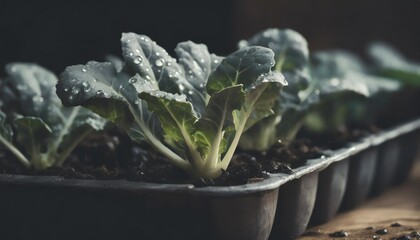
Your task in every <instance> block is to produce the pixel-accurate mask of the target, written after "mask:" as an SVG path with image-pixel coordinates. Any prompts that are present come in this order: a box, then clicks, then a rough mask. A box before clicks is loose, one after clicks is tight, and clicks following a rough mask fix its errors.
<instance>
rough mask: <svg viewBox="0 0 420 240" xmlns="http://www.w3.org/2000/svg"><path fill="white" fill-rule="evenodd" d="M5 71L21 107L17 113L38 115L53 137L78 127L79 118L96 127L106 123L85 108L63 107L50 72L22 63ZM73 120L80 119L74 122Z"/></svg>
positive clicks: (13, 65) (98, 127) (8, 67)
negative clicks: (51, 131)
mask: <svg viewBox="0 0 420 240" xmlns="http://www.w3.org/2000/svg"><path fill="white" fill-rule="evenodd" d="M6 71H7V73H8V75H9V77H8V84H9V86H11V88H13V91H14V95H15V96H16V99H15V101H17V102H18V105H19V106H20V112H18V114H21V115H23V116H33V117H39V118H40V119H42V120H43V121H44V122H45V123H47V124H48V126H50V128H51V129H52V130H53V135H54V136H60V135H65V134H66V133H63V131H68V129H69V128H75V127H77V126H78V125H80V122H82V121H84V122H86V124H88V125H89V126H91V127H92V128H93V129H96V130H99V129H102V127H103V125H104V124H105V122H104V120H103V119H101V118H100V117H99V116H98V115H96V114H94V113H92V112H90V111H88V110H86V109H79V108H66V107H64V106H63V105H62V103H61V101H60V99H59V98H58V97H57V95H56V94H55V85H56V83H57V81H58V80H57V77H56V76H55V75H54V74H53V73H52V72H50V71H48V70H46V69H44V68H42V67H40V66H38V65H35V64H24V63H14V64H9V65H7V67H6ZM75 91H76V90H75ZM75 113H77V114H75ZM74 119H77V120H79V121H80V122H73V121H72V120H74ZM91 123H92V124H91ZM66 126H68V127H66Z"/></svg>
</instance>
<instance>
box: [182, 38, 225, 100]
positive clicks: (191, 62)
mask: <svg viewBox="0 0 420 240" xmlns="http://www.w3.org/2000/svg"><path fill="white" fill-rule="evenodd" d="M175 53H176V54H177V55H178V57H179V60H178V63H179V64H180V65H181V67H182V68H183V69H184V72H185V75H186V79H187V80H188V81H189V82H190V83H191V85H193V86H194V88H196V89H198V90H199V91H200V92H201V94H203V95H205V94H206V84H207V79H208V77H209V75H210V73H211V71H213V70H214V69H215V68H216V67H217V66H219V64H220V62H221V61H222V59H223V58H222V57H218V56H216V55H214V54H210V53H209V51H208V49H207V46H206V45H204V44H195V43H193V42H191V41H187V42H182V43H179V44H178V45H177V47H176V48H175Z"/></svg>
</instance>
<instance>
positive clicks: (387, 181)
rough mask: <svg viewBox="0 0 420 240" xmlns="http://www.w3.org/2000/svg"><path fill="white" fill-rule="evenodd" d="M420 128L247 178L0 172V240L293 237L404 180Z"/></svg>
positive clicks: (413, 125)
mask: <svg viewBox="0 0 420 240" xmlns="http://www.w3.org/2000/svg"><path fill="white" fill-rule="evenodd" d="M419 129H420V119H418V120H415V121H411V122H408V123H405V124H401V125H399V126H397V127H394V128H392V129H389V130H387V131H383V132H380V133H378V134H374V135H371V136H369V137H366V138H363V139H361V140H360V141H358V142H354V143H349V145H348V147H346V148H343V149H339V150H335V151H326V152H325V157H321V158H319V159H312V160H309V161H308V164H307V165H305V166H303V167H300V168H297V169H295V170H294V173H293V174H290V175H287V174H271V175H270V177H269V178H268V179H266V180H264V181H262V182H257V183H250V184H246V185H241V186H231V187H204V188H195V187H194V186H193V185H188V184H184V185H180V184H178V185H177V184H153V183H139V182H130V181H126V180H71V179H63V178H61V177H55V176H51V177H50V176H21V175H8V174H0V239H7V240H8V239H44V240H49V239H113V240H118V239H230V240H232V239H240V240H246V239H250V240H258V239H262V240H265V239H268V238H270V239H287V238H294V237H296V236H298V235H299V234H301V233H302V232H303V231H304V230H305V229H306V227H307V225H308V223H309V222H311V224H320V223H323V222H326V221H328V220H329V219H330V218H331V217H333V216H334V215H335V214H336V213H337V211H338V210H339V208H340V206H341V209H351V208H353V207H355V206H356V205H357V204H358V203H360V202H361V201H363V200H364V199H366V198H367V197H368V196H369V195H377V194H379V193H381V192H382V191H384V190H385V189H386V188H387V187H389V186H391V185H392V184H394V183H401V182H402V181H403V180H404V178H405V176H407V174H408V171H409V170H410V168H411V165H412V164H413V162H414V159H415V156H416V153H417V146H418V143H419V141H418V140H419V135H420V134H419ZM327 156H328V157H327ZM311 216H312V217H311Z"/></svg>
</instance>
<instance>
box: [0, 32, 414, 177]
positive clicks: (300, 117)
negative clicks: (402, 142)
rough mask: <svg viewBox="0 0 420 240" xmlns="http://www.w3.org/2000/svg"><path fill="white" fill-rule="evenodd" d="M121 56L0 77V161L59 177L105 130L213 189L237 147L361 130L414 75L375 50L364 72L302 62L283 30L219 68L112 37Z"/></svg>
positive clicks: (331, 61)
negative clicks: (8, 156) (211, 182)
mask: <svg viewBox="0 0 420 240" xmlns="http://www.w3.org/2000/svg"><path fill="white" fill-rule="evenodd" d="M121 45H122V56H123V59H119V58H116V57H112V58H109V62H95V61H90V62H88V63H87V64H85V65H75V66H69V67H67V68H66V69H65V70H64V72H62V73H61V74H60V76H59V78H58V79H57V78H56V76H55V75H54V74H52V73H51V72H49V71H47V70H45V69H43V68H41V67H39V66H37V65H34V64H24V63H13V64H9V65H8V66H6V72H7V76H6V78H4V79H3V80H1V81H0V84H1V85H0V92H1V97H0V110H1V111H0V143H1V144H0V148H1V149H0V151H9V152H11V153H12V154H14V155H15V157H16V159H18V160H19V161H20V162H21V164H22V165H23V166H25V167H27V168H29V169H34V170H42V169H46V168H48V167H51V166H61V165H62V164H63V162H64V161H65V159H66V158H67V157H68V156H69V154H70V153H71V152H72V150H73V149H74V148H75V147H76V146H77V144H78V143H79V142H81V141H82V140H83V139H84V137H86V136H87V135H88V134H89V133H90V132H92V131H93V130H101V129H103V127H104V125H105V123H106V122H107V121H108V122H112V123H113V124H115V125H116V126H118V127H119V128H120V129H121V130H123V131H124V132H126V133H127V135H128V136H129V137H130V138H131V139H132V140H133V141H135V142H138V143H143V142H146V143H147V144H149V145H150V146H151V147H153V148H154V149H155V150H157V151H158V152H159V153H160V154H162V155H163V156H164V157H165V158H166V159H167V161H169V162H170V163H172V164H173V165H175V166H177V167H179V168H181V169H183V170H185V171H186V172H188V173H189V174H190V175H191V176H192V177H195V178H204V179H213V178H216V177H218V176H220V175H221V174H222V172H223V171H224V170H226V169H227V168H228V166H229V163H230V161H231V159H232V158H233V156H234V154H235V151H237V148H238V147H239V148H241V149H245V150H256V151H266V150H268V149H270V148H271V147H272V146H273V144H274V143H276V142H278V141H282V142H283V143H285V144H287V143H290V142H291V141H293V139H294V138H295V137H296V134H297V133H298V131H299V130H300V129H301V128H302V126H305V127H306V128H307V129H309V130H310V131H313V132H318V133H319V132H321V133H328V132H334V131H341V130H343V129H346V128H347V127H348V126H349V125H350V124H355V123H356V124H360V125H362V124H370V123H372V122H374V121H375V120H376V118H377V117H378V114H377V112H379V110H377V109H383V108H386V103H387V100H388V99H389V95H391V94H392V93H394V92H396V91H398V90H399V89H400V88H401V85H406V84H411V85H412V86H414V87H418V86H419V85H420V84H419V83H420V74H419V69H420V67H419V65H416V64H414V63H410V62H408V61H406V60H405V59H403V58H402V57H401V56H400V55H399V54H398V53H396V52H395V51H394V50H390V48H389V47H385V46H384V45H383V44H382V45H380V44H376V45H373V46H372V47H371V50H370V52H371V56H372V58H373V59H374V60H375V63H376V64H375V67H374V68H367V67H366V64H364V63H363V62H362V61H361V60H360V59H358V58H357V57H356V56H354V55H352V54H351V53H348V52H344V51H339V50H334V51H332V50H329V51H322V52H316V53H314V54H312V55H311V56H310V54H309V50H308V44H307V42H306V40H305V39H304V38H303V37H302V36H301V35H300V34H299V33H297V32H295V31H293V30H289V29H286V30H279V29H268V30H266V31H263V32H260V33H258V34H256V35H255V36H253V37H251V38H250V39H249V40H242V41H241V42H240V43H239V50H237V51H236V52H234V53H232V54H230V55H227V56H225V57H221V56H217V55H215V54H211V53H210V52H209V51H208V49H207V47H206V46H205V45H203V44H196V43H193V42H191V41H187V42H181V43H179V44H178V45H177V47H176V48H175V53H176V55H177V58H173V57H171V56H170V55H169V54H168V53H167V52H166V51H165V49H163V48H162V47H160V46H159V45H157V44H156V43H155V42H154V41H153V40H152V39H150V38H149V37H147V36H145V35H138V34H135V33H123V34H122V38H121ZM384 56H385V57H384ZM384 59H392V60H388V61H384ZM372 69H374V70H375V71H372ZM2 149H3V150H2Z"/></svg>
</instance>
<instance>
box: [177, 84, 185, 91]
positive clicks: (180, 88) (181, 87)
mask: <svg viewBox="0 0 420 240" xmlns="http://www.w3.org/2000/svg"><path fill="white" fill-rule="evenodd" d="M178 87H179V90H180V91H184V90H185V87H184V85H183V84H181V83H180V84H178Z"/></svg>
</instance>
